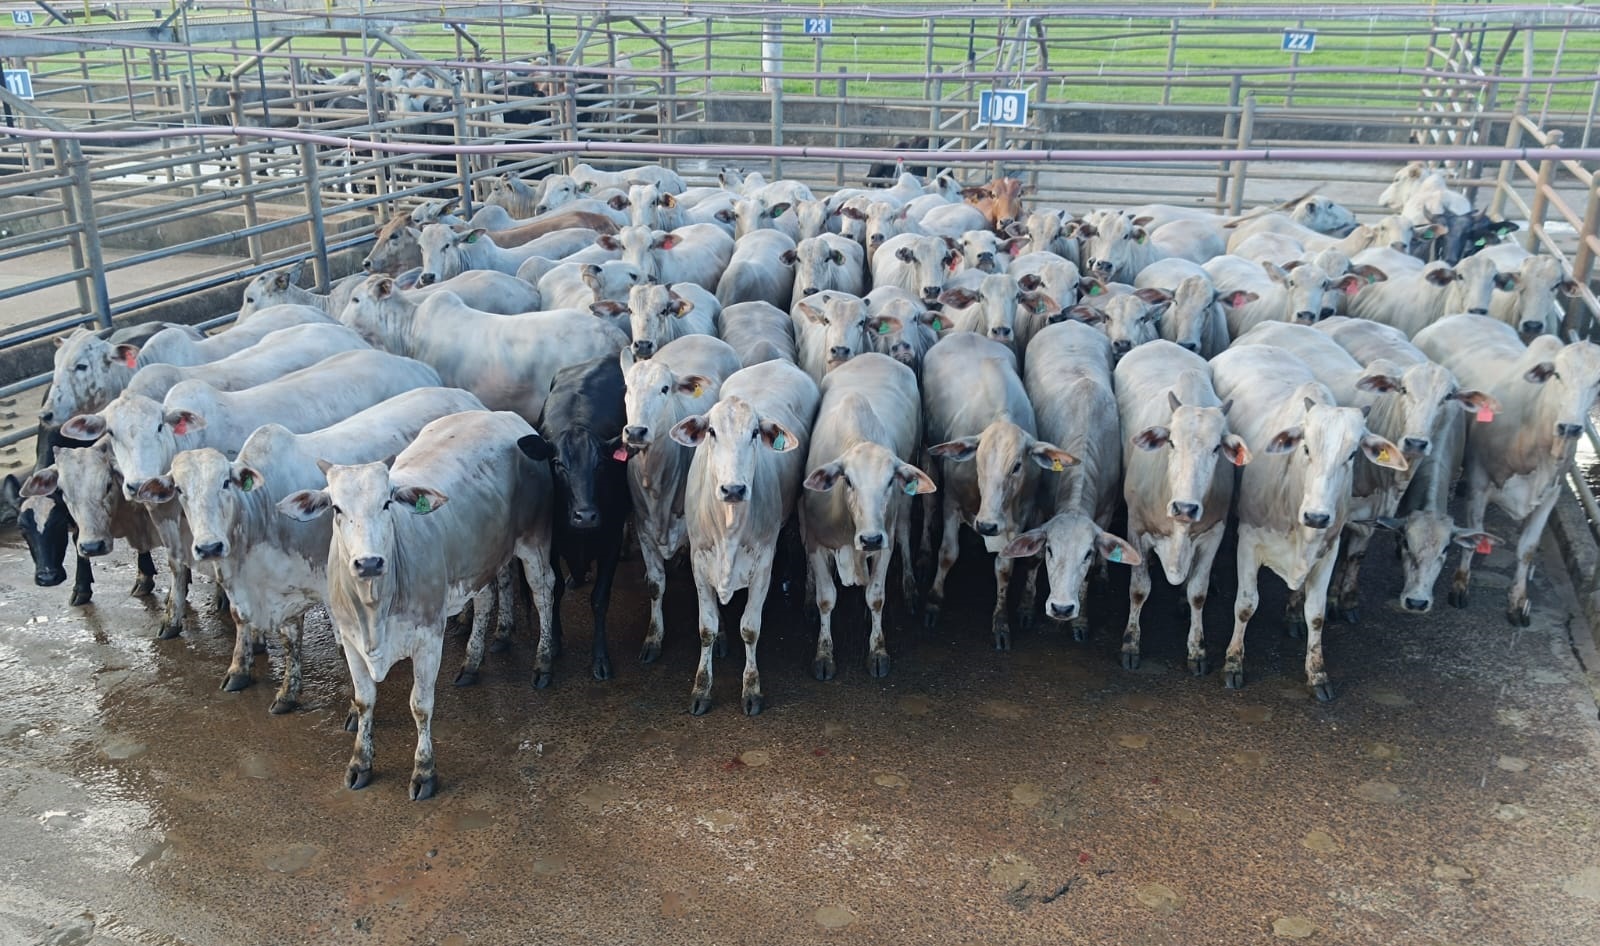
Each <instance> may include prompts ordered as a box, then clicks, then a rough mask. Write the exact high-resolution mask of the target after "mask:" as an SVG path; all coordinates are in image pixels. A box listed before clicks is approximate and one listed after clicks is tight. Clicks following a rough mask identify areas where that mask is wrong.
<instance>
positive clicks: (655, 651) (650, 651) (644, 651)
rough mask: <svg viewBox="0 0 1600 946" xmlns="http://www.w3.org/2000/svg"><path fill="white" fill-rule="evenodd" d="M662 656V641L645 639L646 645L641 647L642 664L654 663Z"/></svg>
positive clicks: (640, 658)
mask: <svg viewBox="0 0 1600 946" xmlns="http://www.w3.org/2000/svg"><path fill="white" fill-rule="evenodd" d="M660 658H661V642H660V641H645V642H644V646H643V647H641V648H639V662H640V663H642V664H653V663H655V662H656V661H657V660H659V659H660Z"/></svg>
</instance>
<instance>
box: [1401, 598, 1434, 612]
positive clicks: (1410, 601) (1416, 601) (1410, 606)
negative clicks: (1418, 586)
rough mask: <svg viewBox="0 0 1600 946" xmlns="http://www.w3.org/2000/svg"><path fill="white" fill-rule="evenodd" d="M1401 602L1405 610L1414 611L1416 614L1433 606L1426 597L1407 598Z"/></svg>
mask: <svg viewBox="0 0 1600 946" xmlns="http://www.w3.org/2000/svg"><path fill="white" fill-rule="evenodd" d="M1403 603H1404V604H1405V606H1406V610H1407V611H1415V612H1417V613H1418V614H1421V613H1422V612H1424V611H1427V610H1429V609H1430V608H1432V607H1433V602H1432V601H1431V600H1429V599H1427V598H1407V599H1405V601H1404V602H1403Z"/></svg>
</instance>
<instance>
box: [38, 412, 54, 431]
mask: <svg viewBox="0 0 1600 946" xmlns="http://www.w3.org/2000/svg"><path fill="white" fill-rule="evenodd" d="M55 421H56V412H55V411H52V410H48V409H46V410H42V411H40V412H39V423H41V424H44V425H45V426H46V427H51V426H54V425H55Z"/></svg>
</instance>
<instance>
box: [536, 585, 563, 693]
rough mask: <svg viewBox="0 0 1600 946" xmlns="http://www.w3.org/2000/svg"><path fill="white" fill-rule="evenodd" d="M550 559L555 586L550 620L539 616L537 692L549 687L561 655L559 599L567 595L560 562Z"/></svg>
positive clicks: (553, 587) (552, 594)
mask: <svg viewBox="0 0 1600 946" xmlns="http://www.w3.org/2000/svg"><path fill="white" fill-rule="evenodd" d="M550 559H551V562H550V563H551V566H552V572H553V574H554V575H555V584H554V585H553V586H551V592H550V620H549V621H545V620H544V617H543V615H542V614H541V615H540V620H539V649H538V651H537V652H536V653H535V654H534V657H533V685H534V688H535V689H539V690H543V689H544V688H545V687H548V686H549V685H550V679H551V675H552V672H553V671H554V669H555V662H556V658H557V657H559V656H560V655H561V599H562V598H563V597H565V596H566V593H567V580H566V579H565V578H563V577H562V576H561V571H560V562H561V560H560V559H559V558H557V557H556V556H554V555H552V556H551V557H550ZM569 568H570V565H569Z"/></svg>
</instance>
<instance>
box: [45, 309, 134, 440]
mask: <svg viewBox="0 0 1600 946" xmlns="http://www.w3.org/2000/svg"><path fill="white" fill-rule="evenodd" d="M138 357H139V349H138V347H137V346H135V345H113V344H111V343H110V342H108V341H106V340H105V339H103V338H101V337H100V336H99V335H98V334H96V333H94V332H91V331H88V330H87V329H81V328H79V329H73V331H72V334H70V335H68V336H67V337H66V338H57V339H56V353H55V369H54V371H53V372H52V374H51V378H50V390H49V392H48V393H47V394H46V395H45V401H44V408H43V410H41V411H40V412H39V420H41V421H42V422H44V424H45V425H46V426H52V425H56V424H60V423H61V422H62V421H64V420H66V419H67V418H69V417H71V416H72V415H74V414H84V413H88V412H90V411H98V410H100V409H101V408H103V407H105V406H106V405H107V404H110V403H111V399H112V398H114V397H116V396H117V395H118V394H120V393H121V392H122V389H123V388H125V387H127V386H128V381H129V380H130V379H132V377H133V373H134V370H135V366H136V364H137V363H138Z"/></svg>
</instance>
